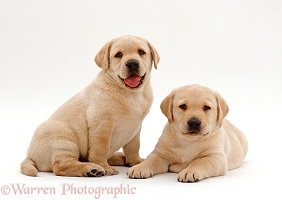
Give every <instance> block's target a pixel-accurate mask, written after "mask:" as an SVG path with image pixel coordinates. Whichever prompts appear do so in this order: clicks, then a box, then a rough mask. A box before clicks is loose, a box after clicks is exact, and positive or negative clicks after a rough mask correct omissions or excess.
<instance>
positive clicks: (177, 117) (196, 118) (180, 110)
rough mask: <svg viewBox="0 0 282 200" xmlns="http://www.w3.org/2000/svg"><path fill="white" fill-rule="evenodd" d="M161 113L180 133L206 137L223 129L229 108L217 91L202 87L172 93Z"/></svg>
mask: <svg viewBox="0 0 282 200" xmlns="http://www.w3.org/2000/svg"><path fill="white" fill-rule="evenodd" d="M161 110H162V112H163V114H164V115H165V116H166V117H167V118H168V122H169V123H170V124H171V126H172V127H173V128H174V129H175V130H176V132H177V133H179V134H182V135H184V136H186V137H203V136H208V135H211V134H213V133H214V132H215V130H217V129H218V128H219V127H221V125H222V121H223V119H224V117H225V116H226V115H227V113H228V105H227V104H226V102H225V101H224V99H223V98H222V97H221V96H220V95H219V94H218V93H217V92H214V91H212V90H211V89H209V88H207V87H204V86H200V85H188V86H184V87H180V88H178V89H175V90H173V91H172V92H171V93H170V94H169V95H168V96H167V97H166V98H165V99H164V100H163V101H162V103H161Z"/></svg>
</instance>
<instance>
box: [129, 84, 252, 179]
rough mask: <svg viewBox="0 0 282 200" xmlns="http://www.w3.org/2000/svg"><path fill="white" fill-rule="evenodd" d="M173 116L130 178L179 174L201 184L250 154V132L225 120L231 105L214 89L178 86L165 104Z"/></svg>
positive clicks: (235, 166) (135, 167) (169, 117)
mask: <svg viewBox="0 0 282 200" xmlns="http://www.w3.org/2000/svg"><path fill="white" fill-rule="evenodd" d="M161 110H162V112H163V114H164V115H165V116H166V117H167V118H168V123H167V124H166V126H165V127H164V130H163V134H162V135H161V137H160V138H159V141H158V143H157V145H156V147H155V149H154V151H153V152H152V153H151V154H150V155H149V156H148V157H147V159H146V160H145V161H143V162H142V163H140V164H138V165H135V166H134V167H131V168H130V169H129V170H128V172H127V175H128V176H129V177H130V178H148V177H152V176H153V175H155V174H160V173H164V172H167V171H170V172H176V173H179V174H178V177H177V179H178V181H180V182H197V181H199V180H202V179H204V178H208V177H212V176H220V175H224V174H225V173H226V171H227V170H231V169H235V168H237V167H239V166H240V165H241V164H242V162H243V159H244V157H245V155H246V153H247V149H248V143H247V139H246V137H245V136H244V134H243V133H242V132H241V131H240V130H238V129H237V128H236V127H235V126H233V125H232V124H231V123H230V122H229V121H227V120H226V119H224V117H225V116H226V115H227V113H228V106H227V104H226V102H225V101H224V99H223V98H222V97H221V96H220V95H219V94H218V93H217V92H214V91H212V90H211V89H209V88H206V87H203V86H200V85H188V86H184V87H180V88H178V89H175V90H173V91H172V92H171V94H170V95H168V96H167V97H166V98H165V99H164V100H163V102H162V103H161Z"/></svg>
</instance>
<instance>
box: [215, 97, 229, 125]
mask: <svg viewBox="0 0 282 200" xmlns="http://www.w3.org/2000/svg"><path fill="white" fill-rule="evenodd" d="M214 94H215V97H216V101H217V122H218V124H219V127H221V125H222V121H223V119H224V117H226V115H227V113H228V112H229V107H228V105H227V103H226V102H225V100H224V99H223V98H222V97H221V95H220V94H219V93H217V92H214Z"/></svg>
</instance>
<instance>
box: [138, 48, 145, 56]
mask: <svg viewBox="0 0 282 200" xmlns="http://www.w3.org/2000/svg"><path fill="white" fill-rule="evenodd" d="M138 54H139V55H140V56H142V55H144V54H146V52H145V51H143V50H142V49H139V50H138Z"/></svg>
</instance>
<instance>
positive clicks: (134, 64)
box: [125, 59, 139, 73]
mask: <svg viewBox="0 0 282 200" xmlns="http://www.w3.org/2000/svg"><path fill="white" fill-rule="evenodd" d="M125 65H126V67H127V69H128V70H129V72H130V73H138V71H139V62H138V61H137V60H135V59H131V60H128V61H127V62H126V64H125Z"/></svg>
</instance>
